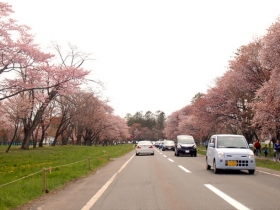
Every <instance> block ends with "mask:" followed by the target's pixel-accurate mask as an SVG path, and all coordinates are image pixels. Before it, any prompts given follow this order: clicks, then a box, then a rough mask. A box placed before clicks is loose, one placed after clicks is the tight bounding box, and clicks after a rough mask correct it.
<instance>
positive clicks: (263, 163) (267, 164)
mask: <svg viewBox="0 0 280 210" xmlns="http://www.w3.org/2000/svg"><path fill="white" fill-rule="evenodd" d="M197 153H198V154H201V155H206V150H205V147H202V146H200V147H198V148H197ZM272 156H273V155H272V154H269V155H268V158H267V159H261V158H256V166H258V167H262V168H269V169H273V170H277V171H280V163H279V162H277V163H276V162H274V161H272Z"/></svg>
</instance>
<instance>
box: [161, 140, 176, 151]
mask: <svg viewBox="0 0 280 210" xmlns="http://www.w3.org/2000/svg"><path fill="white" fill-rule="evenodd" d="M164 150H173V151H174V150H175V143H174V141H173V140H164V141H163V145H162V151H164Z"/></svg>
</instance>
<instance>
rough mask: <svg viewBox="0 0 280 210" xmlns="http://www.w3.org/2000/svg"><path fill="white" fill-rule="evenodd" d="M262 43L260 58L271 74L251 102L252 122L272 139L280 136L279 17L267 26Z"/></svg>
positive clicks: (266, 136) (264, 134) (265, 135)
mask: <svg viewBox="0 0 280 210" xmlns="http://www.w3.org/2000/svg"><path fill="white" fill-rule="evenodd" d="M262 44H263V48H262V50H261V52H260V60H261V63H262V65H263V68H265V69H267V71H270V72H271V76H270V80H269V81H266V82H265V83H264V84H263V86H262V87H261V88H260V89H259V90H258V92H257V95H256V98H255V100H254V102H253V103H252V106H253V107H254V109H255V110H256V114H255V116H254V123H255V125H256V126H258V128H259V129H260V130H261V132H262V135H263V136H264V137H265V138H268V139H272V140H273V141H274V140H275V139H279V138H280V118H279V114H280V104H279V97H280V85H279V79H280V59H279V56H280V17H279V18H277V20H276V22H275V23H273V24H272V25H271V26H270V27H269V28H268V30H267V34H266V35H265V36H264V37H263V39H262Z"/></svg>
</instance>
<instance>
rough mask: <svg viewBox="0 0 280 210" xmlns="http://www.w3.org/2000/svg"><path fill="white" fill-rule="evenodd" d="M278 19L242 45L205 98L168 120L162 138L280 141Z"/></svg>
mask: <svg viewBox="0 0 280 210" xmlns="http://www.w3.org/2000/svg"><path fill="white" fill-rule="evenodd" d="M279 79H280V18H278V19H277V20H276V22H275V23H273V24H272V25H271V26H270V27H269V28H268V30H267V33H266V35H265V36H264V37H262V38H258V39H255V40H253V41H252V42H250V43H249V44H247V45H245V46H241V47H240V48H239V49H238V50H237V52H236V53H235V56H234V58H233V59H232V60H230V61H229V65H228V70H227V71H226V73H225V74H224V75H223V76H222V77H220V78H217V79H216V81H215V85H214V86H213V87H210V88H209V89H208V91H207V93H206V94H203V93H198V94H197V95H195V97H194V98H193V100H192V103H191V104H190V105H188V106H186V107H184V108H182V109H181V110H178V111H176V112H173V113H172V114H171V115H170V116H168V118H167V123H166V127H165V134H166V136H167V138H170V139H174V138H175V136H176V135H177V134H182V133H186V134H191V135H194V136H195V137H196V139H202V140H206V139H208V138H209V136H210V135H211V134H213V133H233V134H237V133H239V134H243V135H244V136H245V137H246V138H247V140H248V141H249V142H252V141H253V140H254V139H263V140H264V139H270V140H272V141H274V140H275V139H279V137H280V120H279V116H280V103H279V102H280V85H279V81H280V80H279Z"/></svg>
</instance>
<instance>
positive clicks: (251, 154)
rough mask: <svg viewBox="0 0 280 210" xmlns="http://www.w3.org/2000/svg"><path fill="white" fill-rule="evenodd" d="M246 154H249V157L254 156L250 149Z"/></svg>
mask: <svg viewBox="0 0 280 210" xmlns="http://www.w3.org/2000/svg"><path fill="white" fill-rule="evenodd" d="M248 155H249V158H254V152H253V151H252V150H249V153H248Z"/></svg>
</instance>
